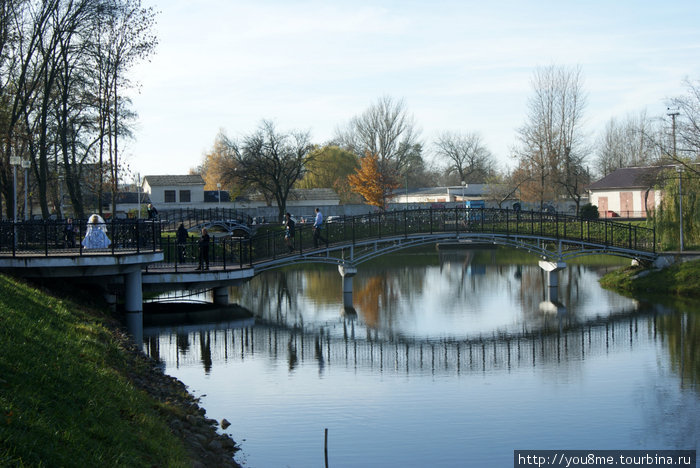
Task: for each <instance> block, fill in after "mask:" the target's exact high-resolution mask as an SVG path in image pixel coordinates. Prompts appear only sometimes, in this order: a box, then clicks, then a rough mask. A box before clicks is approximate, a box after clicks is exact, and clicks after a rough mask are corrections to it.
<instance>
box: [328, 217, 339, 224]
mask: <svg viewBox="0 0 700 468" xmlns="http://www.w3.org/2000/svg"><path fill="white" fill-rule="evenodd" d="M326 222H327V223H328V224H330V223H339V222H340V216H328V217H327V218H326Z"/></svg>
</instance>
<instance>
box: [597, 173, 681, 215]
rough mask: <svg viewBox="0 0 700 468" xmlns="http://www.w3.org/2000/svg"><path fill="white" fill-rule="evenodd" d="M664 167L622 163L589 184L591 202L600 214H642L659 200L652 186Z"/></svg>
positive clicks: (657, 191) (653, 206)
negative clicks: (627, 165)
mask: <svg viewBox="0 0 700 468" xmlns="http://www.w3.org/2000/svg"><path fill="white" fill-rule="evenodd" d="M663 169H668V167H660V166H655V167H625V168H621V169H617V170H615V171H613V172H612V173H610V174H608V175H607V176H605V177H603V178H602V179H600V180H598V181H596V182H594V183H592V184H591V185H589V186H588V187H587V188H588V193H589V194H590V196H589V199H590V202H591V204H593V205H595V206H597V207H598V213H599V215H600V217H601V218H612V217H618V216H619V217H623V218H646V217H647V213H649V212H652V211H654V210H655V209H656V208H657V207H658V206H659V204H660V203H661V191H659V190H656V189H655V188H654V187H655V186H657V184H658V180H659V175H660V173H661V171H662V170H663Z"/></svg>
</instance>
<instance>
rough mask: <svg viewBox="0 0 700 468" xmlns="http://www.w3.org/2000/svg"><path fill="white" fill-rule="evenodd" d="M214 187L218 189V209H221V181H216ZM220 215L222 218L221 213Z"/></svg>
mask: <svg viewBox="0 0 700 468" xmlns="http://www.w3.org/2000/svg"><path fill="white" fill-rule="evenodd" d="M216 189H217V190H218V191H219V197H218V198H219V210H221V182H217V183H216ZM221 217H222V218H223V215H222V216H221Z"/></svg>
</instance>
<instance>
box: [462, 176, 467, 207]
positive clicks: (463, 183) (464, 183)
mask: <svg viewBox="0 0 700 468" xmlns="http://www.w3.org/2000/svg"><path fill="white" fill-rule="evenodd" d="M466 188H467V183H466V182H465V181H462V204H464V189H466ZM464 206H467V205H466V204H464Z"/></svg>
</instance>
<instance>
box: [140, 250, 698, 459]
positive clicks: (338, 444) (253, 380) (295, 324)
mask: <svg viewBox="0 0 700 468" xmlns="http://www.w3.org/2000/svg"><path fill="white" fill-rule="evenodd" d="M625 263H626V261H625ZM619 265H620V262H619V261H618V260H614V259H613V260H611V259H610V258H606V257H600V258H596V259H592V260H591V259H589V260H588V261H587V262H586V263H585V264H575V263H571V264H569V265H567V268H566V269H564V270H563V271H561V272H560V273H559V279H560V285H559V288H558V291H556V293H557V294H556V297H552V296H548V294H547V287H546V281H545V274H544V272H543V271H542V270H541V269H540V268H539V267H538V266H537V259H536V258H535V257H532V256H529V255H527V254H524V253H522V252H520V251H515V250H507V249H484V250H466V249H458V248H454V249H453V248H450V247H449V246H443V248H441V249H439V250H438V249H436V248H435V247H432V248H429V249H420V250H413V251H410V252H405V253H401V254H394V255H388V256H385V257H382V258H380V259H378V260H375V261H373V262H371V263H367V264H363V265H360V267H359V268H358V273H357V276H355V277H354V280H353V290H354V292H353V307H352V308H350V307H345V306H344V304H343V295H342V291H341V277H340V275H339V274H338V271H337V269H336V268H333V267H325V266H308V267H303V268H302V267H297V268H289V269H285V270H282V271H269V272H266V273H264V274H261V275H259V276H256V277H255V278H254V279H252V280H251V281H249V282H248V283H246V284H243V285H241V286H239V287H234V288H231V295H232V298H233V299H232V302H236V303H238V304H239V305H240V306H242V307H244V308H246V309H248V310H250V311H251V312H252V313H253V315H254V318H253V319H247V320H225V319H222V318H217V319H216V320H211V319H209V320H207V319H205V320H203V322H204V323H200V324H191V323H190V324H187V325H185V324H182V323H181V324H173V325H168V326H150V327H149V326H146V327H145V329H144V342H145V344H144V349H145V350H146V352H148V353H150V354H151V355H153V356H154V357H157V358H159V359H161V360H162V361H163V363H164V366H165V372H166V373H168V374H170V375H173V376H174V377H176V378H178V379H180V380H181V381H183V382H184V383H185V384H186V385H187V386H188V387H189V389H190V391H191V392H192V393H193V394H194V395H196V396H198V397H201V404H202V406H204V408H206V410H207V416H208V417H210V418H213V419H216V420H221V419H222V418H226V419H227V420H228V421H230V422H231V426H230V427H228V428H227V429H226V430H225V432H227V433H230V434H231V435H232V437H233V438H234V440H236V441H237V442H238V443H239V445H240V446H241V449H242V451H241V452H239V455H238V456H237V458H236V459H237V461H239V462H240V463H242V464H244V465H246V466H251V467H279V466H291V467H309V466H324V438H325V430H326V429H327V430H328V439H327V450H328V463H329V466H333V467H344V466H348V467H350V466H427V465H431V466H512V463H513V450H516V449H518V450H525V449H587V450H592V449H596V450H603V449H611V450H617V449H654V450H660V449H685V450H696V449H697V446H698V440H700V417H699V416H700V395H699V393H698V390H699V387H698V371H699V369H700V363H699V362H698V357H699V356H698V349H700V348H699V347H698V344H699V343H698V342H699V338H700V326H699V325H698V314H697V312H696V311H697V310H698V307H697V304H689V305H688V304H685V305H678V304H672V305H668V304H661V303H658V302H649V301H641V300H635V299H630V298H625V297H622V296H620V295H617V294H615V293H613V292H610V291H606V290H603V289H602V288H601V287H600V286H599V285H598V278H599V277H600V276H601V274H603V273H604V272H605V271H607V270H609V269H611V268H616V267H618V266H619Z"/></svg>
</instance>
